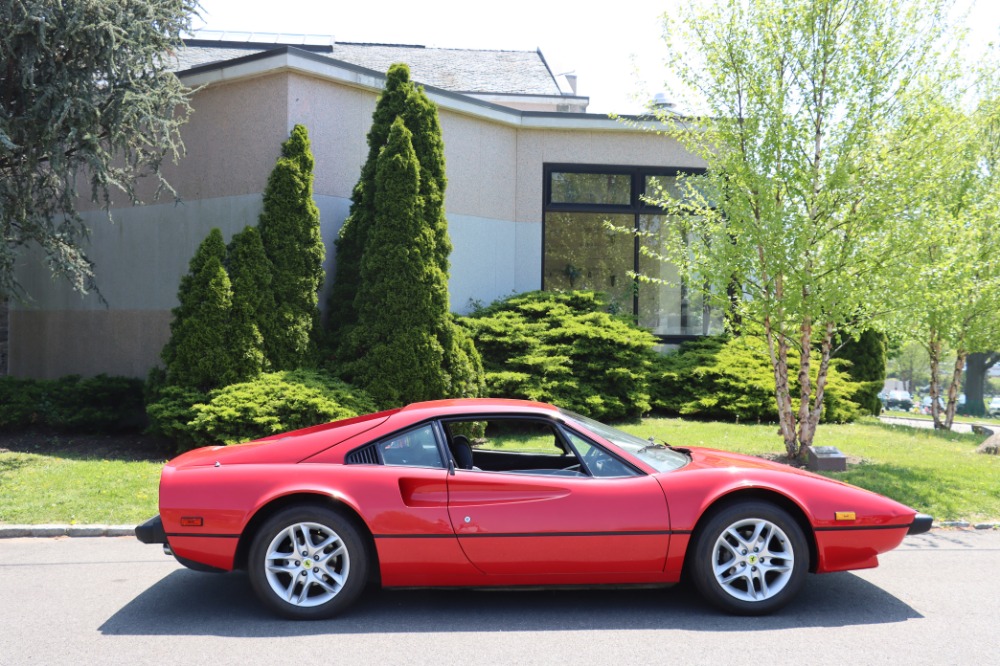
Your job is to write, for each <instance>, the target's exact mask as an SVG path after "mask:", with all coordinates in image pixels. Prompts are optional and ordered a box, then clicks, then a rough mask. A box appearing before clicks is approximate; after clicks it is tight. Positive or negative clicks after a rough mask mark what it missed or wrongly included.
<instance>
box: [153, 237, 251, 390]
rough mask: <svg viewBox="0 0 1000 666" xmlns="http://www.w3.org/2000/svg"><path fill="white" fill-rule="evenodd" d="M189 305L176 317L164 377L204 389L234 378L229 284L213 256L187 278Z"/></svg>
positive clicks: (171, 381) (179, 383) (222, 269)
mask: <svg viewBox="0 0 1000 666" xmlns="http://www.w3.org/2000/svg"><path fill="white" fill-rule="evenodd" d="M187 286H188V287H189V291H188V294H187V296H188V297H189V299H190V306H189V307H188V308H187V312H186V315H185V317H184V318H183V319H178V320H175V324H176V325H175V326H172V327H171V329H172V333H171V344H172V348H171V352H172V354H171V358H170V360H169V361H167V369H166V373H167V376H166V379H167V383H168V384H169V385H172V386H183V387H190V388H193V389H197V390H199V391H207V390H210V389H213V388H216V387H218V386H225V385H226V384H229V383H231V382H233V381H235V380H236V378H237V375H236V364H235V363H234V362H233V352H232V347H231V345H230V339H229V333H230V324H229V319H230V315H231V314H232V288H231V286H230V282H229V276H228V275H226V270H225V269H224V268H223V267H222V262H221V261H219V258H218V257H216V256H210V257H209V258H208V259H207V260H206V261H205V263H204V264H203V265H202V266H201V268H200V269H198V271H197V272H196V273H195V274H194V275H193V276H192V279H191V280H190V281H189V282H188V285H187Z"/></svg>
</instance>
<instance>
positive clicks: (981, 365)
mask: <svg viewBox="0 0 1000 666" xmlns="http://www.w3.org/2000/svg"><path fill="white" fill-rule="evenodd" d="M997 361H1000V352H974V353H972V354H969V356H968V358H967V359H966V367H965V409H966V410H967V411H968V412H969V414H971V415H973V416H983V415H984V414H985V413H986V402H985V399H984V393H985V390H984V389H985V385H986V374H987V373H988V372H989V370H990V368H992V367H993V366H994V365H996V364H997Z"/></svg>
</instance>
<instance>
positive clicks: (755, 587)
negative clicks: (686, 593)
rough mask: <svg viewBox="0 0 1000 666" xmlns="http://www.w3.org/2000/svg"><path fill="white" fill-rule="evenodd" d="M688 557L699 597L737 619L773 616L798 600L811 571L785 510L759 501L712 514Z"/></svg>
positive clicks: (798, 530)
mask: <svg viewBox="0 0 1000 666" xmlns="http://www.w3.org/2000/svg"><path fill="white" fill-rule="evenodd" d="M755 535H756V536H755ZM755 548H756V549H757V550H754V549H755ZM689 557H691V558H692V560H691V561H690V562H689V564H690V568H689V571H690V572H691V579H692V582H693V583H694V584H695V587H697V588H698V591H699V592H700V593H701V594H702V596H703V597H704V598H705V599H706V600H708V601H709V602H710V603H712V604H714V605H715V606H718V607H719V608H721V609H723V610H725V611H727V612H729V613H733V614H735V615H765V614H767V613H773V612H774V611H776V610H778V609H779V608H781V607H783V606H784V605H785V604H787V603H788V602H789V601H791V600H792V599H793V598H794V597H795V595H796V594H798V592H799V590H800V589H801V588H802V584H803V583H804V582H805V577H806V573H807V572H808V571H809V546H808V545H807V543H806V538H805V535H804V534H803V533H802V528H801V527H799V525H798V523H797V522H796V521H795V520H794V519H793V518H792V517H791V516H790V515H788V512H786V511H785V510H783V509H781V508H779V507H777V506H775V505H774V504H771V503H769V502H764V501H757V500H754V501H748V502H740V503H736V504H731V505H729V506H726V507H723V508H722V509H721V510H719V511H717V512H716V513H715V514H713V515H712V516H711V517H710V518H709V519H708V521H707V522H706V523H705V524H704V525H703V526H701V527H700V528H699V529H698V532H697V534H696V536H695V543H694V547H693V549H692V550H691V551H690V552H689ZM727 565H729V566H727Z"/></svg>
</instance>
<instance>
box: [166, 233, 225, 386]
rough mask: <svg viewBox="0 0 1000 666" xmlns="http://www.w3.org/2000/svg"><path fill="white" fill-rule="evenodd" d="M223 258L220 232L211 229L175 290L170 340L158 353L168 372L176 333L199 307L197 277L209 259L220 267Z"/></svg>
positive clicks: (175, 343) (173, 352) (173, 353)
mask: <svg viewBox="0 0 1000 666" xmlns="http://www.w3.org/2000/svg"><path fill="white" fill-rule="evenodd" d="M225 258H226V244H225V242H224V241H223V240H222V232H221V231H219V230H218V229H212V230H211V231H210V232H209V234H208V236H207V237H205V240H203V241H202V242H201V245H199V246H198V249H197V250H195V253H194V256H193V257H191V261H190V262H189V263H188V272H187V274H185V275H183V276H182V277H181V282H180V286H179V287H178V288H177V300H178V304H177V307H175V308H174V309H173V310H172V311H171V314H172V315H173V318H172V320H171V322H170V339H169V340H168V341H167V344H166V345H164V346H163V351H161V352H160V358H162V359H163V363H164V365H165V366H166V367H167V369H168V372H169V369H170V368H171V366H173V364H174V359H175V357H176V356H177V340H178V339H179V338H178V331H179V329H180V327H181V324H182V323H183V322H185V321H187V320H188V319H190V318H191V317H192V316H193V314H194V313H195V311H196V310H197V309H198V306H199V305H200V302H199V298H200V297H201V296H200V292H199V289H198V287H197V286H196V281H197V276H198V275H199V274H200V273H201V272H202V269H203V268H204V267H205V264H206V263H208V261H209V260H210V259H217V260H218V261H219V263H220V265H221V263H222V262H223V261H224V260H225Z"/></svg>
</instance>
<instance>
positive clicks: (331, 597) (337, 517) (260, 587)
mask: <svg viewBox="0 0 1000 666" xmlns="http://www.w3.org/2000/svg"><path fill="white" fill-rule="evenodd" d="M364 543H365V542H364V540H363V539H362V538H361V535H360V534H359V533H358V530H357V529H356V528H355V527H354V525H353V524H352V523H351V521H349V520H347V519H346V518H345V517H344V516H342V515H341V514H339V513H337V512H336V511H333V510H332V509H328V508H325V507H318V506H298V507H289V508H287V509H284V510H282V511H280V512H278V513H277V514H275V515H274V516H272V517H271V518H269V519H268V520H267V521H266V522H265V523H264V524H263V525H262V526H261V528H260V530H258V532H257V534H256V535H255V536H254V540H253V543H252V544H251V546H250V557H249V565H248V570H249V575H250V584H251V585H252V586H253V589H254V592H256V594H257V596H258V597H259V598H260V600H261V601H262V602H264V604H265V605H266V606H268V607H269V608H270V609H272V610H273V611H275V612H276V613H278V614H279V615H282V616H284V617H287V618H291V619H295V620H318V619H323V618H328V617H332V616H333V615H336V614H337V613H339V612H341V611H343V610H344V609H345V608H347V607H348V606H349V605H350V604H351V603H353V602H354V601H355V600H356V599H357V598H358V596H359V595H360V594H361V592H362V590H363V589H364V587H365V582H366V580H367V578H368V557H367V553H366V551H365V545H364Z"/></svg>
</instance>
